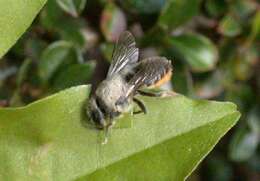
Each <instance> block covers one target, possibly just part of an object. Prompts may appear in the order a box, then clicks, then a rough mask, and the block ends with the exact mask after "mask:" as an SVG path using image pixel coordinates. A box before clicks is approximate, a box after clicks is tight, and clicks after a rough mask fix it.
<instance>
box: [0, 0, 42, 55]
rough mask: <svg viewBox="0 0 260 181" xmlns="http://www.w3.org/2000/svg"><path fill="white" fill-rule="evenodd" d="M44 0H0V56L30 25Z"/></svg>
mask: <svg viewBox="0 0 260 181" xmlns="http://www.w3.org/2000/svg"><path fill="white" fill-rule="evenodd" d="M45 2H46V0H33V1H28V0H19V1H17V0H8V1H3V0H2V1H0V58H1V57H2V56H3V55H4V54H5V53H6V52H7V50H8V49H9V48H10V47H11V46H12V45H13V44H14V43H15V42H16V41H17V40H18V38H19V37H20V36H21V35H22V34H23V33H24V32H25V30H26V29H27V28H28V27H29V26H30V24H31V23H32V21H33V19H34V18H35V16H36V15H37V13H38V12H39V11H40V9H41V8H42V7H43V5H44V4H45Z"/></svg>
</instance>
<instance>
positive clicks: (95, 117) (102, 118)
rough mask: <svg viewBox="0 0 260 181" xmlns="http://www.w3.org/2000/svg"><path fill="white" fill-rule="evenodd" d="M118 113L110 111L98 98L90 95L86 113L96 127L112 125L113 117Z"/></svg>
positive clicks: (101, 127)
mask: <svg viewBox="0 0 260 181" xmlns="http://www.w3.org/2000/svg"><path fill="white" fill-rule="evenodd" d="M119 114H120V113H119V112H117V111H112V110H111V109H110V108H109V107H108V106H107V105H105V104H104V102H103V101H102V100H101V99H100V98H97V97H96V96H92V97H91V98H90V99H89V104H88V115H89V117H90V118H91V120H92V121H93V122H94V124H95V125H96V126H97V128H100V129H103V128H106V127H108V126H110V125H112V123H113V122H112V121H113V119H114V118H115V117H117V116H118V115H119Z"/></svg>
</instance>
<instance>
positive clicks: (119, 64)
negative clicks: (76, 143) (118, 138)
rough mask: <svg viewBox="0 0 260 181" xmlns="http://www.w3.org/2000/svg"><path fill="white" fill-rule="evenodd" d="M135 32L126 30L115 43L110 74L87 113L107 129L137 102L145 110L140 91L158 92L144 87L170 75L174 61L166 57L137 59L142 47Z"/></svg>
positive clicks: (91, 99)
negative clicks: (139, 95) (134, 34)
mask: <svg viewBox="0 0 260 181" xmlns="http://www.w3.org/2000/svg"><path fill="white" fill-rule="evenodd" d="M135 45H136V44H135V39H134V37H133V35H132V34H131V33H130V32H128V31H126V32H123V33H122V34H121V35H120V36H119V39H118V41H117V43H116V45H115V48H114V50H113V54H112V61H111V65H110V67H109V70H108V73H107V77H106V79H105V80H103V81H102V82H101V83H100V84H99V85H98V87H97V89H96V90H95V91H94V93H93V94H92V95H91V96H90V99H89V103H88V114H89V116H90V118H91V119H92V121H93V122H94V123H95V125H96V126H97V128H100V129H105V130H107V129H108V128H109V127H111V126H112V125H113V123H114V118H115V117H117V116H119V115H120V114H122V113H124V112H128V111H129V107H130V105H131V104H132V102H135V103H136V104H137V105H138V106H139V107H140V109H141V110H142V112H144V113H146V108H145V105H144V104H143V102H142V101H141V100H139V99H137V98H136V97H135V96H136V95H137V94H141V95H145V96H157V95H156V94H154V93H151V92H144V91H142V90H140V89H141V88H143V87H145V88H151V87H152V88H154V87H158V86H160V85H161V84H163V83H165V82H166V81H168V80H169V79H170V78H171V74H172V66H171V62H170V61H169V60H167V59H166V58H165V57H151V58H146V59H144V60H142V61H138V55H139V51H138V48H136V46H135Z"/></svg>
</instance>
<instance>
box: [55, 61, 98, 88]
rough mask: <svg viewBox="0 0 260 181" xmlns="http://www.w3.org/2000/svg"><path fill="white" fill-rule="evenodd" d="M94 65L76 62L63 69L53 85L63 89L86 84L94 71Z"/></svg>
mask: <svg viewBox="0 0 260 181" xmlns="http://www.w3.org/2000/svg"><path fill="white" fill-rule="evenodd" d="M93 69H94V66H93V65H92V64H90V63H88V64H87V63H85V64H75V65H71V66H69V67H67V68H66V69H64V70H62V71H61V72H60V73H59V74H58V75H57V76H56V77H55V78H54V82H53V87H54V88H55V89H56V90H62V89H65V88H69V87H72V86H77V85H81V84H86V83H87V82H88V81H89V80H90V78H91V75H92V73H93Z"/></svg>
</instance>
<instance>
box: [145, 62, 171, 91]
mask: <svg viewBox="0 0 260 181" xmlns="http://www.w3.org/2000/svg"><path fill="white" fill-rule="evenodd" d="M142 67H144V68H143V69H144V74H145V75H144V77H146V78H145V79H146V80H145V82H144V83H145V85H146V86H147V87H149V88H154V87H159V86H160V85H162V84H164V83H165V82H167V81H169V80H170V79H171V75H172V66H171V62H170V61H169V60H167V59H166V58H164V57H154V58H148V59H146V60H145V61H143V62H142Z"/></svg>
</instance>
